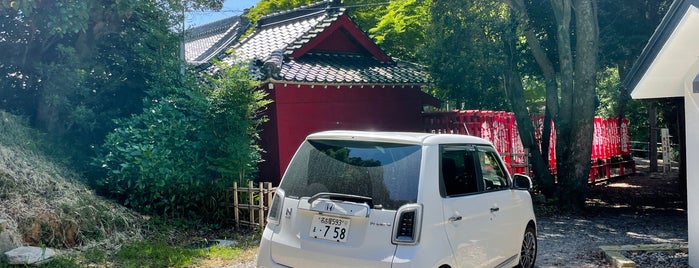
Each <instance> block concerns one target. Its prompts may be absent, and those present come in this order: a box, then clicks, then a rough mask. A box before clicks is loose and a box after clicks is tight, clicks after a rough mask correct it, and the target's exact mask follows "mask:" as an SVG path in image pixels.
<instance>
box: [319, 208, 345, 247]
mask: <svg viewBox="0 0 699 268" xmlns="http://www.w3.org/2000/svg"><path fill="white" fill-rule="evenodd" d="M349 226H350V220H349V219H343V218H338V217H328V216H325V215H315V216H313V221H312V222H311V231H310V232H309V236H310V237H313V238H318V239H325V240H330V241H336V242H342V243H344V242H346V241H347V237H348V235H349Z"/></svg>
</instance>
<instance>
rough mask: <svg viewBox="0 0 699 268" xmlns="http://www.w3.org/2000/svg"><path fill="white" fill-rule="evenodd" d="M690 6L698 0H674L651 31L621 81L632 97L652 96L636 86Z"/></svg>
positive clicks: (697, 5)
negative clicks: (641, 49) (651, 33)
mask: <svg viewBox="0 0 699 268" xmlns="http://www.w3.org/2000/svg"><path fill="white" fill-rule="evenodd" d="M691 6H695V7H699V0H675V1H673V2H672V4H671V5H670V8H669V9H668V12H667V13H666V14H665V16H664V17H663V19H662V20H661V22H660V24H659V25H658V27H657V28H656V29H655V31H654V32H653V35H652V36H651V38H650V39H649V40H648V43H646V46H645V47H644V48H643V51H642V52H641V55H640V56H639V57H638V59H637V60H636V62H635V63H634V65H633V66H632V67H631V69H630V70H629V73H628V74H627V76H626V78H625V79H624V81H622V87H623V88H624V89H626V90H631V92H630V94H631V97H632V98H654V97H651V96H649V95H648V94H641V93H640V92H638V91H637V89H636V88H637V86H638V84H639V82H640V81H641V79H643V77H644V75H645V74H646V72H647V71H648V69H649V68H650V66H651V64H652V63H653V62H654V61H655V60H656V58H657V56H658V54H659V53H660V51H661V49H662V48H663V46H664V45H665V44H666V43H667V42H668V39H669V37H670V36H671V35H672V33H673V31H674V30H675V28H676V27H677V25H678V23H679V22H680V20H682V17H683V15H684V13H685V12H686V11H687V10H688V9H689V7H691ZM658 96H659V97H658V98H660V97H662V96H661V95H658Z"/></svg>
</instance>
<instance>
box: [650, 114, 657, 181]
mask: <svg viewBox="0 0 699 268" xmlns="http://www.w3.org/2000/svg"><path fill="white" fill-rule="evenodd" d="M656 124H657V120H656V110H655V101H654V100H651V101H650V102H648V160H649V161H650V172H656V171H658V132H657V131H656V129H657V127H656Z"/></svg>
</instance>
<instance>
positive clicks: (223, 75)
mask: <svg viewBox="0 0 699 268" xmlns="http://www.w3.org/2000/svg"><path fill="white" fill-rule="evenodd" d="M220 67H221V69H220V71H219V73H218V75H217V76H216V77H210V78H208V79H207V83H205V84H197V83H195V81H194V78H192V77H190V78H189V79H187V80H186V81H185V83H184V84H183V85H182V86H179V87H175V86H173V87H163V88H158V89H157V91H158V94H154V95H153V96H152V97H148V98H146V99H145V101H144V108H143V112H142V113H140V114H137V115H134V116H132V117H130V118H128V119H123V120H117V122H116V123H117V128H116V129H115V130H114V131H113V132H111V133H110V134H109V135H107V138H106V142H105V143H104V145H103V146H101V148H100V152H101V153H100V156H99V157H98V158H97V161H96V165H97V166H99V167H101V168H102V169H103V170H104V171H105V174H106V176H104V178H102V179H100V180H99V181H98V185H99V186H100V188H101V189H103V190H104V191H105V192H107V193H108V194H109V195H111V196H112V197H114V198H116V199H118V200H120V201H122V202H123V203H124V204H125V205H127V206H130V207H133V208H135V209H138V210H140V211H142V212H144V213H153V214H161V215H162V214H164V215H171V216H176V217H182V216H196V217H203V218H208V219H216V220H220V219H221V218H220V217H223V216H224V215H223V210H221V208H220V207H219V206H218V204H219V202H221V201H222V198H223V197H224V189H225V187H227V186H230V185H231V181H232V179H240V180H245V181H247V180H249V179H251V178H252V177H253V176H254V174H255V172H256V164H257V162H259V161H260V148H259V147H258V146H257V141H258V140H259V135H258V130H257V129H258V126H259V125H260V124H261V123H263V122H264V121H265V117H264V116H262V114H261V111H262V109H263V107H264V106H265V105H267V104H268V103H269V101H267V100H265V99H264V98H265V97H266V93H264V91H262V90H261V89H259V88H257V87H256V86H257V85H256V83H254V82H253V81H251V80H250V79H249V77H248V76H247V70H246V69H245V68H242V67H240V66H237V65H234V66H223V65H221V66H220ZM245 181H240V182H241V183H243V182H245Z"/></svg>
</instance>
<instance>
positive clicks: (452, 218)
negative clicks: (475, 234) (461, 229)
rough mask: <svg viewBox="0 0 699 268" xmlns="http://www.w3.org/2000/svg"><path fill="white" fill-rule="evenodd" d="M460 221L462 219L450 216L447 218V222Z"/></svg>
mask: <svg viewBox="0 0 699 268" xmlns="http://www.w3.org/2000/svg"><path fill="white" fill-rule="evenodd" d="M461 219H462V218H461V216H451V217H450V218H449V222H455V221H460V220H461Z"/></svg>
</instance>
